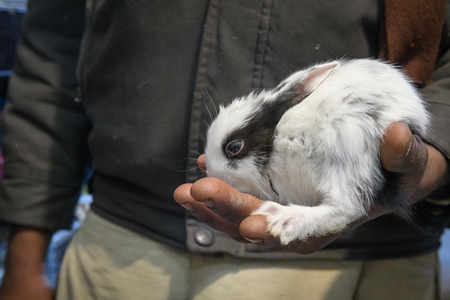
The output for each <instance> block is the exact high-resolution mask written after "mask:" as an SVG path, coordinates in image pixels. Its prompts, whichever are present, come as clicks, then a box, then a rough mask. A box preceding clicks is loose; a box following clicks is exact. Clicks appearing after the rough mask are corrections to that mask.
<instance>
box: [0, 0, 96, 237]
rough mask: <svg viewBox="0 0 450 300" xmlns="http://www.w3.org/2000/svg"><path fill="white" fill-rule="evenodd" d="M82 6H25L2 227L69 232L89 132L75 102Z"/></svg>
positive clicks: (0, 202) (11, 92)
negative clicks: (6, 225) (26, 7)
mask: <svg viewBox="0 0 450 300" xmlns="http://www.w3.org/2000/svg"><path fill="white" fill-rule="evenodd" d="M84 6H85V3H84V1H77V0H67V1H61V0H30V1H29V2H28V11H27V14H26V16H25V18H24V20H23V23H22V29H21V37H20V40H19V43H18V46H17V59H16V62H15V66H14V69H13V75H12V77H11V80H10V84H9V88H8V96H7V99H8V100H7V104H6V106H5V112H4V123H3V130H4V135H3V149H2V150H3V152H4V156H5V165H4V179H3V181H2V187H1V194H0V220H1V221H3V222H8V223H12V224H19V225H24V226H31V227H35V228H39V229H48V230H56V229H60V228H68V227H70V226H71V223H72V218H73V217H72V216H73V209H74V207H75V204H76V201H77V199H78V196H79V192H80V186H81V182H82V178H83V174H84V170H85V165H86V157H87V146H86V135H87V130H88V126H89V125H88V121H87V118H86V116H85V114H84V111H83V105H82V104H81V103H80V101H77V100H79V99H78V98H77V99H76V86H77V81H76V66H77V61H78V55H79V50H80V43H81V39H82V34H83V30H84V14H85V7H84Z"/></svg>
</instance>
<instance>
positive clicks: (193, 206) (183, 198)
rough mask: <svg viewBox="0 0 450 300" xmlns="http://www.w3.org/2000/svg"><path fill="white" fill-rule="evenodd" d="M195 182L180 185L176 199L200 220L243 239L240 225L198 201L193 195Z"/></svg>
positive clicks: (175, 193)
mask: <svg viewBox="0 0 450 300" xmlns="http://www.w3.org/2000/svg"><path fill="white" fill-rule="evenodd" d="M192 186H193V184H189V183H187V184H183V185H181V186H179V187H178V188H177V189H176V190H175V192H174V199H175V201H176V202H177V203H178V204H180V205H181V206H182V207H184V208H185V209H186V210H187V211H189V213H191V214H192V215H193V216H195V217H196V218H197V219H199V220H200V221H202V222H204V223H205V224H208V225H209V226H211V227H212V228H214V229H216V230H219V231H222V232H224V233H226V234H228V235H229V236H230V237H232V238H234V239H235V240H238V241H243V238H242V236H241V234H240V232H239V227H238V226H237V225H236V224H233V223H231V222H230V221H228V220H226V219H224V218H222V217H221V216H219V215H217V214H216V213H214V212H213V211H211V210H210V209H209V208H208V207H206V206H205V205H203V204H202V203H201V202H198V201H196V200H195V199H194V198H193V197H192V195H191V190H192Z"/></svg>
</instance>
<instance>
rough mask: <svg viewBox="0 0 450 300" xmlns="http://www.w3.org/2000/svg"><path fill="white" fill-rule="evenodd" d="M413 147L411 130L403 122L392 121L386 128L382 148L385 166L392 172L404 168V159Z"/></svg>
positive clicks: (381, 154) (382, 160)
mask: <svg viewBox="0 0 450 300" xmlns="http://www.w3.org/2000/svg"><path fill="white" fill-rule="evenodd" d="M410 147H411V131H410V130H409V127H408V125H406V124H405V123H401V122H396V123H392V124H391V125H389V127H388V128H387V129H386V132H385V134H384V136H383V140H382V143H381V148H380V157H381V163H382V165H383V168H384V169H386V170H387V171H390V172H400V171H402V170H403V168H404V167H403V159H404V157H405V156H406V154H407V153H408V151H409V149H410Z"/></svg>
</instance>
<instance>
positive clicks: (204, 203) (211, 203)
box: [202, 200, 216, 208]
mask: <svg viewBox="0 0 450 300" xmlns="http://www.w3.org/2000/svg"><path fill="white" fill-rule="evenodd" d="M202 203H203V205H204V206H206V207H209V208H213V207H215V206H216V203H214V201H212V200H208V201H205V202H202Z"/></svg>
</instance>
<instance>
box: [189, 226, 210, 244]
mask: <svg viewBox="0 0 450 300" xmlns="http://www.w3.org/2000/svg"><path fill="white" fill-rule="evenodd" d="M194 240H195V242H196V243H197V244H199V245H200V246H211V245H212V244H213V243H214V235H213V233H212V232H211V230H209V229H207V228H199V229H197V231H196V232H195V233H194Z"/></svg>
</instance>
